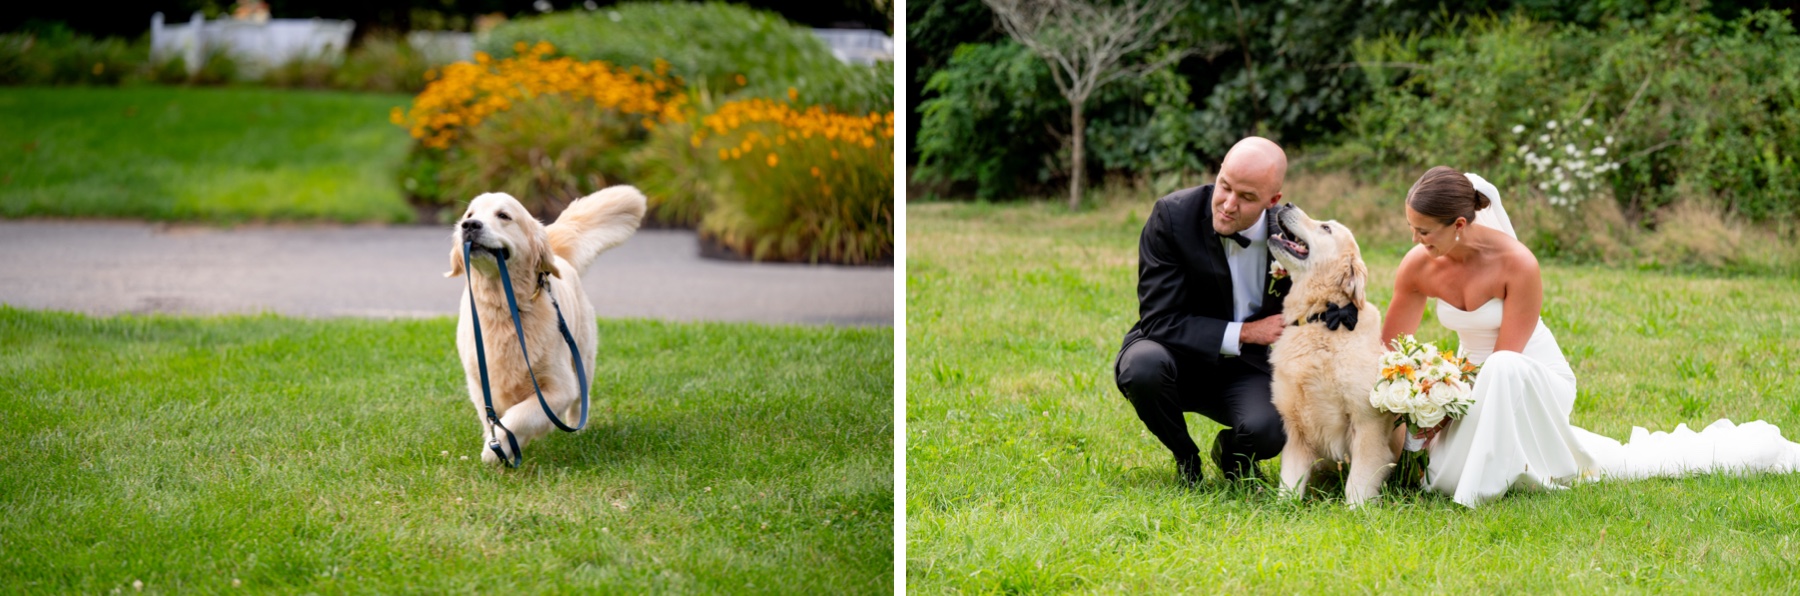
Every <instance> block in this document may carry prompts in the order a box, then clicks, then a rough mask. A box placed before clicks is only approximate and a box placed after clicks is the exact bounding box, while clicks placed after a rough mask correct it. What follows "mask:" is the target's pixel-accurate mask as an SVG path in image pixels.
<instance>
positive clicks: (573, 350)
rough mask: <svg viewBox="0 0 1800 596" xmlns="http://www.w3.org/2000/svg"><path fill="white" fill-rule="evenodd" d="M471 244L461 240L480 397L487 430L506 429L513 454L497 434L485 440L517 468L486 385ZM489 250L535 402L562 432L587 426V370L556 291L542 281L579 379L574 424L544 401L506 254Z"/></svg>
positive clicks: (515, 444) (513, 443)
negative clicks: (578, 409)
mask: <svg viewBox="0 0 1800 596" xmlns="http://www.w3.org/2000/svg"><path fill="white" fill-rule="evenodd" d="M474 244H475V243H473V242H464V243H463V267H464V268H466V269H468V270H469V272H468V273H467V274H465V275H464V277H466V278H468V279H467V281H468V283H469V317H470V318H472V319H474V322H475V361H476V364H477V365H478V366H477V368H479V369H480V370H481V399H482V402H483V407H484V408H485V410H486V413H487V420H488V425H489V430H490V432H489V433H488V434H490V435H492V434H493V433H492V429H494V428H498V429H500V432H503V433H506V443H507V445H509V446H511V447H512V452H513V456H512V457H511V458H510V459H509V458H507V457H506V452H505V451H502V450H501V449H500V441H499V440H498V438H496V439H493V440H491V441H489V442H488V449H491V450H493V452H494V455H498V456H500V460H501V461H504V462H506V463H507V466H509V467H514V468H517V467H519V463H520V462H521V461H522V459H523V456H522V455H521V454H520V453H519V441H518V439H516V438H514V437H513V433H512V431H511V430H509V429H507V428H506V425H504V424H501V423H500V415H499V414H496V413H495V412H494V393H493V391H491V390H489V389H488V371H487V348H486V347H485V346H486V345H487V344H486V343H485V342H483V341H482V340H481V315H480V313H479V311H480V309H478V308H476V307H475V280H474V277H475V275H474V273H475V267H474V265H473V264H471V261H470V260H469V251H470V250H472V247H473V246H474ZM488 252H489V253H490V254H492V255H494V261H495V262H496V263H497V264H498V265H499V268H500V285H502V286H505V287H506V308H507V310H509V311H512V321H513V331H514V332H516V333H518V334H519V353H520V354H523V355H524V356H525V372H526V374H528V375H530V376H531V388H532V389H533V390H535V391H537V399H538V406H539V407H542V408H544V415H546V416H549V417H550V423H551V424H555V425H556V428H559V429H562V430H563V432H571V433H572V432H575V431H578V430H581V429H583V428H587V421H588V379H587V371H586V370H585V369H583V368H582V366H581V349H580V348H577V347H575V336H574V335H573V334H570V333H569V323H568V322H567V321H565V320H563V315H562V305H559V304H557V303H556V293H555V292H551V291H550V286H549V284H545V285H544V291H545V292H547V293H549V294H550V307H551V308H554V309H556V328H557V330H558V331H561V332H562V336H563V341H564V342H567V343H568V344H569V358H570V359H571V360H573V361H574V363H575V378H576V380H577V381H579V382H580V383H581V420H580V421H578V422H576V423H575V426H573V427H570V426H569V425H567V424H563V421H562V419H560V418H557V417H556V412H555V411H552V410H551V409H550V403H549V402H547V401H544V390H543V389H542V388H540V387H538V382H537V373H535V372H532V370H531V353H530V352H528V351H526V349H525V324H524V323H521V322H519V304H518V302H517V301H516V299H515V298H513V287H512V277H511V276H510V275H508V274H507V272H506V255H505V254H503V251H495V250H490V251H488Z"/></svg>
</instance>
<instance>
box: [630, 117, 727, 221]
mask: <svg viewBox="0 0 1800 596" xmlns="http://www.w3.org/2000/svg"><path fill="white" fill-rule="evenodd" d="M699 111H700V112H701V113H706V112H710V111H711V109H710V107H709V106H708V105H707V103H706V102H705V101H704V100H703V101H702V104H701V106H700V109H699ZM698 130H699V128H698V126H697V125H696V124H695V123H693V122H691V121H690V122H670V123H665V124H663V125H661V126H657V127H656V128H655V129H653V130H651V131H650V134H649V138H648V139H647V140H646V141H645V142H644V144H643V146H642V147H639V148H638V149H637V150H636V151H634V152H632V154H631V156H630V157H629V158H628V159H629V162H630V166H631V169H632V170H633V171H635V172H637V174H638V178H637V180H635V181H634V182H633V183H634V184H636V185H637V186H638V188H639V189H641V190H643V191H644V196H645V197H647V198H648V199H649V203H650V205H649V213H648V215H647V217H646V219H648V220H649V222H650V223H651V225H658V226H672V227H682V228H692V227H695V226H698V225H699V224H700V220H701V218H703V217H705V216H706V213H707V211H710V210H711V209H712V205H713V190H712V189H713V186H714V185H715V184H716V183H715V182H714V180H713V178H714V177H715V176H713V175H712V172H711V163H710V161H709V158H710V157H711V155H710V154H709V153H708V150H707V148H705V147H700V146H696V145H695V144H694V143H693V142H691V140H690V139H692V138H693V136H694V133H695V132H697V131H698Z"/></svg>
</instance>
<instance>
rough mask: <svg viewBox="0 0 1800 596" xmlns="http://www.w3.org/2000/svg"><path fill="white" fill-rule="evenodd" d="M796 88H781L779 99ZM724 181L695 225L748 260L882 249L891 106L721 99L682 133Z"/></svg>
mask: <svg viewBox="0 0 1800 596" xmlns="http://www.w3.org/2000/svg"><path fill="white" fill-rule="evenodd" d="M795 95H797V92H796V91H794V90H789V100H790V101H791V100H793V99H795V97H794V96H795ZM689 143H690V144H691V145H692V146H694V147H696V148H700V147H704V148H705V149H708V150H709V151H707V152H703V154H706V155H708V157H710V158H711V159H716V160H717V161H716V162H715V163H716V164H717V167H718V168H719V169H720V171H721V172H722V173H723V174H724V176H726V177H727V178H728V179H729V180H728V181H725V182H724V183H721V184H718V185H717V189H718V190H717V191H716V193H715V198H714V200H715V205H714V209H713V211H711V212H709V213H708V214H707V215H706V217H705V218H704V219H703V220H702V221H701V224H700V231H701V233H702V234H704V235H706V236H707V237H708V238H711V239H713V240H715V241H717V242H719V243H720V244H723V245H724V246H727V247H729V248H731V249H733V250H736V251H738V252H740V253H743V254H747V255H750V256H751V257H752V258H755V259H757V260H765V259H774V260H789V261H812V262H818V261H832V262H848V263H866V262H871V261H878V260H882V259H885V258H888V257H891V256H892V248H893V206H894V181H893V175H894V161H893V160H894V157H893V156H894V113H893V112H886V113H878V112H869V113H868V114H866V115H862V116H857V115H851V114H840V113H836V112H832V111H828V110H825V109H823V108H820V107H818V106H813V107H810V108H806V109H804V110H801V109H796V108H795V107H794V106H793V105H792V104H790V103H786V102H776V101H771V100H767V99H760V98H754V99H747V100H740V101H733V102H728V103H725V104H724V105H722V106H720V107H719V109H718V111H717V112H715V113H713V114H711V115H708V116H706V117H704V118H702V119H701V127H700V128H699V130H697V131H695V133H694V134H693V136H692V137H690V139H689Z"/></svg>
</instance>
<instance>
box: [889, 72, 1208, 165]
mask: <svg viewBox="0 0 1800 596" xmlns="http://www.w3.org/2000/svg"><path fill="white" fill-rule="evenodd" d="M1157 51H1166V49H1158V50H1157ZM1190 91H1191V89H1190V88H1189V87H1188V83H1187V81H1186V80H1184V79H1183V78H1182V77H1180V76H1179V75H1177V74H1176V73H1175V71H1174V69H1173V67H1168V68H1164V69H1162V70H1159V71H1156V72H1154V73H1151V74H1150V75H1148V76H1146V77H1144V78H1141V79H1128V80H1121V81H1118V82H1115V83H1113V84H1111V85H1108V86H1107V87H1105V88H1103V89H1101V90H1100V92H1099V93H1097V94H1096V95H1095V96H1094V98H1092V99H1089V100H1088V110H1089V112H1088V113H1090V114H1094V116H1093V117H1092V118H1090V119H1089V121H1088V135H1087V139H1088V148H1089V152H1090V153H1089V155H1090V160H1089V167H1090V168H1093V169H1096V170H1098V171H1101V172H1105V171H1124V172H1129V173H1130V175H1131V176H1133V177H1138V176H1142V177H1146V178H1149V179H1150V180H1151V181H1152V182H1155V183H1156V184H1155V185H1154V186H1157V187H1167V186H1168V184H1167V183H1168V181H1172V180H1181V179H1183V175H1184V174H1186V173H1189V172H1192V171H1196V170H1199V169H1201V167H1202V165H1201V164H1200V162H1199V156H1200V151H1199V145H1198V143H1199V141H1200V140H1201V139H1202V138H1203V137H1204V132H1205V131H1204V130H1202V129H1201V128H1200V127H1201V124H1202V123H1203V120H1202V119H1201V116H1200V114H1199V113H1198V112H1196V111H1195V110H1194V106H1193V105H1192V104H1191V103H1189V102H1188V96H1189V95H1190ZM925 92H926V94H927V95H928V99H926V100H924V101H923V102H921V103H920V105H919V106H918V108H917V111H918V114H919V118H920V120H921V122H920V125H919V126H920V132H919V137H918V139H917V140H916V145H915V146H916V147H917V149H918V152H919V162H918V166H917V168H916V169H915V170H914V173H913V176H914V178H915V179H916V180H918V181H920V182H926V183H940V184H950V185H952V186H953V187H954V186H963V187H967V188H968V189H969V190H970V191H972V192H973V194H974V195H975V196H976V197H978V198H981V199H986V200H993V199H1005V198H1014V197H1017V196H1019V195H1020V194H1021V193H1024V192H1030V191H1034V190H1041V189H1043V188H1044V187H1046V186H1048V185H1050V184H1051V183H1053V182H1054V181H1055V180H1057V179H1061V178H1065V177H1066V176H1067V175H1068V172H1067V167H1068V166H1067V164H1068V159H1067V158H1066V157H1064V156H1063V153H1064V152H1066V151H1067V148H1066V147H1065V145H1066V143H1065V142H1064V141H1063V140H1062V135H1066V134H1067V131H1066V129H1067V128H1068V121H1069V104H1068V101H1066V100H1064V99H1063V97H1062V94H1061V93H1060V92H1058V91H1057V89H1056V83H1055V82H1054V81H1053V80H1052V79H1051V76H1050V70H1049V67H1048V66H1046V65H1045V63H1044V61H1043V59H1041V58H1039V57H1037V55H1035V54H1032V53H1031V52H1030V51H1029V50H1027V49H1025V47H1024V46H1022V45H1020V44H1018V43H1016V42H1013V41H1012V40H1002V41H998V42H994V43H990V44H968V45H964V46H962V47H960V48H957V50H956V53H955V54H954V55H952V56H951V58H950V61H949V63H948V65H947V66H945V67H944V68H943V69H942V70H938V71H937V72H935V73H932V75H931V80H930V81H928V82H926V84H925ZM1170 190H1172V188H1170Z"/></svg>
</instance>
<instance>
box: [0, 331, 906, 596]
mask: <svg viewBox="0 0 1800 596" xmlns="http://www.w3.org/2000/svg"><path fill="white" fill-rule="evenodd" d="M454 337H455V321H454V320H451V319H437V320H423V321H398V322H380V321H362V320H329V321H304V320H295V319H286V318H277V317H252V318H222V319H197V318H170V317H120V318H108V319H96V318H87V317H83V316H78V315H68V314H55V313H39V312H28V311H21V310H17V309H10V308H4V307H0V380H3V381H4V387H5V388H4V390H0V412H4V414H3V415H0V435H3V436H6V437H8V438H9V439H10V442H11V446H10V447H7V448H5V449H0V585H3V586H6V588H5V590H4V591H7V592H26V593H56V594H62V593H101V592H111V591H116V590H118V589H121V588H123V590H124V592H125V593H137V592H134V591H133V586H134V582H139V581H141V582H143V592H145V593H208V592H221V591H230V590H232V588H233V587H237V586H240V585H241V587H242V588H244V589H247V590H249V591H253V592H271V591H273V592H308V593H341V592H357V593H415V592H417V593H447V592H462V593H468V592H476V593H490V594H497V593H543V592H551V593H556V592H561V593H571V592H574V593H618V592H642V591H650V592H689V593H691V592H701V593H740V592H743V593H762V592H802V593H869V592H882V591H885V590H886V589H888V586H891V585H892V582H893V546H894V542H893V502H894V501H893V470H894V468H893V458H894V453H893V426H892V424H893V423H892V416H893V414H892V412H893V408H892V399H893V398H892V395H893V374H892V371H893V369H892V362H893V332H892V330H891V329H888V328H869V329H862V328H800V327H765V326H756V325H740V324H672V323H657V322H646V321H601V323H600V337H601V340H600V346H601V347H600V350H599V351H600V354H599V365H598V369H597V372H596V381H595V390H594V394H595V399H594V402H593V410H592V418H591V420H590V422H589V427H588V429H587V430H586V431H584V432H582V433H580V434H575V435H569V434H564V433H553V434H552V436H550V437H548V438H547V439H546V440H544V441H542V442H539V443H534V444H532V445H530V446H528V447H526V449H525V462H524V465H523V467H521V468H519V469H516V470H506V469H498V468H493V467H489V466H488V465H486V464H483V463H482V462H481V459H480V454H479V452H478V448H479V436H480V435H479V430H478V426H477V418H476V415H475V413H474V409H473V408H472V407H471V406H470V403H469V398H468V396H467V394H466V393H465V391H464V384H463V380H462V378H463V376H462V375H463V373H462V370H461V366H460V364H459V360H458V359H457V356H456V351H455V340H454ZM445 452H447V454H446V453H445ZM465 457H466V458H467V459H464V458H465Z"/></svg>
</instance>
